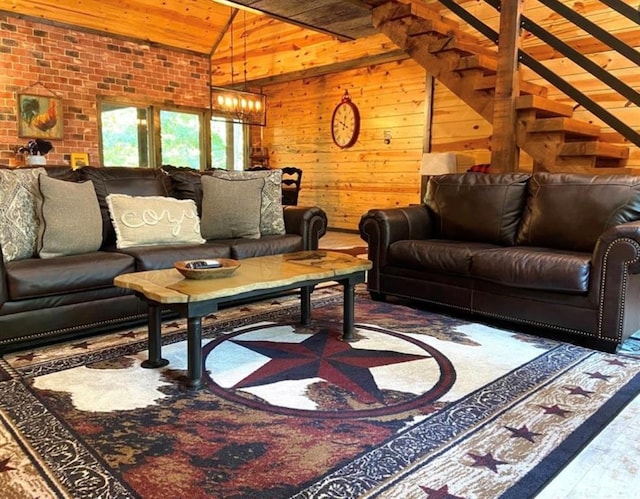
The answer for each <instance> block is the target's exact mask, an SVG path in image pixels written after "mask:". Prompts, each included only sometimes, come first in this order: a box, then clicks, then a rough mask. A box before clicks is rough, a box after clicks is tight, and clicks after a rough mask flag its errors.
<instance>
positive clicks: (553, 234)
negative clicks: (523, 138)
mask: <svg viewBox="0 0 640 499" xmlns="http://www.w3.org/2000/svg"><path fill="white" fill-rule="evenodd" d="M639 218H640V177H635V176H631V175H580V174H550V173H535V174H534V175H533V177H532V178H531V180H529V186H528V195H527V204H526V207H525V209H524V213H523V218H522V224H521V226H520V230H519V232H518V237H517V244H519V245H527V246H541V247H549V248H558V249H565V250H569V251H584V252H592V251H593V248H594V247H595V244H596V241H597V240H598V237H599V236H600V235H601V234H603V233H604V232H605V231H606V230H607V229H609V228H611V227H613V226H614V225H619V224H621V223H625V222H630V221H632V220H637V219H639Z"/></svg>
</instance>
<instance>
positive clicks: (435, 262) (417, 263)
mask: <svg viewBox="0 0 640 499" xmlns="http://www.w3.org/2000/svg"><path fill="white" fill-rule="evenodd" d="M495 247H496V246H495V245H493V244H487V243H473V242H466V241H450V240H444V239H425V240H415V239H412V240H401V241H396V242H394V243H391V245H390V246H389V253H388V255H387V263H388V265H391V266H394V267H406V268H412V269H416V270H425V271H430V272H437V273H441V274H457V275H462V276H469V275H470V274H471V259H472V258H473V255H474V254H475V253H477V252H479V251H481V250H486V249H489V248H495Z"/></svg>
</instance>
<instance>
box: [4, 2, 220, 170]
mask: <svg viewBox="0 0 640 499" xmlns="http://www.w3.org/2000/svg"><path fill="white" fill-rule="evenodd" d="M207 73H208V61H207V57H206V56H205V55H202V56H200V55H197V54H191V53H185V52H182V51H172V50H169V49H166V48H158V47H153V46H150V45H144V44H138V43H133V42H131V41H125V40H122V39H116V38H109V37H106V36H99V35H96V34H94V33H87V32H82V31H75V30H71V29H65V28H62V27H57V26H51V25H49V24H43V23H39V22H36V21H34V20H29V19H20V18H16V17H12V16H8V15H3V14H0V164H8V163H9V159H10V158H12V157H13V156H14V154H13V148H14V147H15V146H18V145H25V144H26V143H27V142H28V140H29V138H19V137H18V123H17V95H18V94H19V93H32V94H39V95H51V93H53V94H55V95H56V96H58V97H61V98H62V104H63V120H64V121H63V123H64V137H63V139H62V140H51V143H52V144H53V146H54V149H53V151H51V152H50V153H49V154H48V155H47V162H48V163H49V164H68V162H69V156H70V153H72V152H86V153H88V154H89V162H90V164H92V165H98V164H99V154H98V117H97V111H96V109H97V105H96V100H97V96H98V95H102V96H110V97H122V98H123V99H126V100H133V101H141V102H143V103H149V104H151V103H153V104H163V105H166V106H171V105H183V106H192V107H199V108H206V107H208V96H209V90H208V88H207Z"/></svg>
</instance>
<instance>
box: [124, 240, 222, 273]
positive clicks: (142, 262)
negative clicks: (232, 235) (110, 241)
mask: <svg viewBox="0 0 640 499" xmlns="http://www.w3.org/2000/svg"><path fill="white" fill-rule="evenodd" d="M118 252H119V253H124V254H127V255H130V256H132V257H133V258H135V260H136V272H139V271H143V270H157V269H170V268H172V267H173V264H174V262H177V261H180V260H201V259H205V258H231V251H230V248H229V244H217V243H206V244H181V245H177V246H176V245H163V246H135V247H131V248H124V249H121V250H118Z"/></svg>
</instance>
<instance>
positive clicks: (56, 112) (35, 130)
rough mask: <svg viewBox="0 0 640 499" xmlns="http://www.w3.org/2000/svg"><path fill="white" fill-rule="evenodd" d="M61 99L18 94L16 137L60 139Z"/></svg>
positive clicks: (61, 134) (61, 135)
mask: <svg viewBox="0 0 640 499" xmlns="http://www.w3.org/2000/svg"><path fill="white" fill-rule="evenodd" d="M62 116H63V114H62V99H61V98H59V97H54V96H48V95H32V94H18V137H28V138H36V139H37V138H42V139H61V138H62V137H63V133H62Z"/></svg>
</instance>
